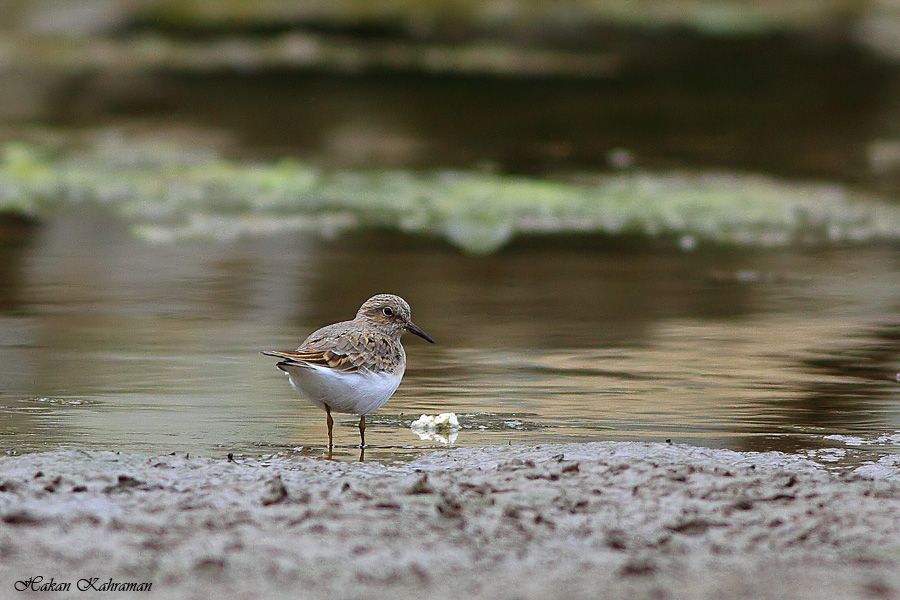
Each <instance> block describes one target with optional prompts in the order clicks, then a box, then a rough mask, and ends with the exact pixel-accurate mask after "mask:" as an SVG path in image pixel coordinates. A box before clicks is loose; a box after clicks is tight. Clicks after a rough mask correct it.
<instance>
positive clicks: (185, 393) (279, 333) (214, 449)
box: [0, 212, 900, 459]
mask: <svg viewBox="0 0 900 600" xmlns="http://www.w3.org/2000/svg"><path fill="white" fill-rule="evenodd" d="M3 240H4V242H3V243H2V244H0V264H3V265H4V270H2V271H0V275H2V279H0V298H2V299H3V302H2V304H0V308H2V310H0V323H2V329H0V378H2V381H3V386H2V394H0V406H2V407H3V408H0V414H2V415H3V418H2V420H0V447H2V448H5V449H10V448H16V449H18V450H19V451H27V450H35V449H42V448H50V447H56V446H58V445H61V444H66V445H77V446H80V447H102V448H115V449H122V450H140V451H151V452H170V451H176V450H177V451H190V452H200V453H205V454H216V453H220V454H223V455H224V453H226V452H228V451H234V452H238V453H240V452H248V453H255V454H264V453H271V452H278V451H285V452H289V451H293V450H291V449H293V448H298V447H300V446H302V447H303V450H302V451H303V452H304V453H313V454H314V455H317V454H316V453H317V452H318V450H317V448H318V447H319V446H320V445H321V441H322V440H323V439H324V422H323V419H322V418H321V413H320V412H319V411H318V410H317V409H315V408H314V407H312V406H309V405H307V404H306V403H304V402H302V401H299V400H298V399H296V398H295V397H294V394H293V392H292V391H291V390H290V388H289V387H288V386H287V384H286V382H285V381H284V379H283V377H282V376H281V375H280V373H279V372H278V371H276V370H275V369H273V368H272V366H271V364H270V363H269V361H267V360H265V359H263V358H261V357H260V356H259V355H258V354H257V351H258V350H260V349H262V348H270V347H285V348H289V347H292V346H296V344H297V343H298V341H299V339H301V338H302V337H305V335H306V334H307V333H308V332H309V331H311V330H312V329H314V328H316V327H318V326H319V325H321V324H323V323H327V322H333V321H335V320H339V319H343V318H349V317H350V316H352V315H353V313H354V311H355V310H356V308H357V306H358V304H359V302H360V299H361V298H362V299H364V298H366V297H368V296H370V295H371V294H372V293H375V292H378V291H392V292H396V293H399V294H401V295H403V296H404V297H406V298H407V299H408V300H409V301H410V303H411V304H412V306H413V309H414V312H415V316H416V320H417V322H419V323H421V324H422V325H423V326H424V327H427V328H428V330H429V332H431V333H432V334H433V335H434V336H435V338H436V339H438V340H439V341H440V344H439V345H437V346H429V345H427V344H417V343H416V341H417V340H415V339H412V340H409V341H408V343H407V351H408V354H409V361H410V363H409V370H408V372H407V377H406V380H405V381H404V384H403V386H401V389H400V391H399V392H398V393H397V395H396V396H395V398H394V399H392V400H391V402H390V403H389V404H388V405H387V406H386V407H385V408H384V409H383V410H382V412H381V413H379V414H378V415H376V417H375V418H373V419H372V420H371V422H370V424H369V431H368V434H369V435H368V436H367V437H368V438H369V439H368V440H367V441H369V442H370V444H371V445H372V447H370V448H369V449H368V450H367V452H366V458H367V459H384V458H391V457H398V456H405V455H409V454H412V453H415V452H418V451H421V449H424V448H431V447H441V446H442V444H444V443H445V442H444V440H419V439H418V438H417V437H416V436H415V435H414V433H413V432H412V431H411V430H410V429H409V424H410V422H412V421H413V420H414V419H415V418H416V417H418V416H419V415H420V414H422V413H427V414H436V413H440V412H449V411H452V412H455V413H457V414H458V415H460V424H461V426H462V429H461V431H460V432H459V434H458V437H457V439H456V440H453V441H452V442H453V443H455V444H457V445H460V444H461V445H483V444H489V443H499V444H506V443H546V442H557V441H587V440H604V439H638V440H663V439H667V438H669V439H673V440H675V441H684V442H688V443H699V444H705V445H711V446H725V447H731V448H736V449H750V450H769V449H781V450H785V451H797V450H802V449H814V448H819V447H821V446H823V445H825V444H826V442H825V441H823V439H822V438H823V437H824V436H825V435H828V434H856V435H866V436H870V435H874V434H878V433H893V432H894V431H896V430H898V429H900V404H898V402H897V400H898V399H900V398H898V390H900V388H898V384H897V382H896V381H895V380H894V379H893V377H894V374H895V373H896V371H897V370H898V365H897V364H896V357H897V355H898V349H900V348H898V338H897V331H898V327H897V325H898V324H900V307H898V305H897V301H896V289H897V285H896V284H897V282H898V274H900V268H898V263H897V257H896V251H895V249H893V248H887V247H885V248H865V249H863V248H853V249H838V248H836V249H829V250H820V251H816V252H812V251H803V250H797V251H778V252H774V251H772V252H767V251H741V252H729V251H723V250H715V251H714V250H708V251H705V250H702V249H701V251H698V252H694V253H688V254H684V253H680V252H675V251H673V250H672V249H671V248H670V247H659V248H654V247H647V246H644V247H640V248H636V247H630V246H628V245H627V244H625V245H624V246H623V244H622V243H616V244H609V243H606V242H603V241H602V240H599V239H597V238H592V239H587V238H585V239H580V240H578V239H575V240H573V239H568V240H563V239H557V240H545V241H544V242H543V243H542V244H541V245H540V246H538V245H536V243H534V242H530V243H529V242H523V243H520V244H518V245H516V246H514V247H511V248H510V249H508V250H507V251H505V252H503V253H501V254H499V255H496V256H492V257H487V258H478V259H475V258H471V257H465V256H461V255H460V254H458V253H457V252H456V251H454V250H453V249H450V248H448V247H446V246H444V245H443V244H441V243H439V242H435V241H432V240H427V239H421V238H403V237H398V236H395V235H391V236H388V235H380V234H378V233H368V234H355V235H353V236H348V237H344V238H340V239H338V240H334V241H328V242H326V241H322V240H318V239H315V238H308V237H303V236H283V237H277V238H265V239H254V240H242V241H237V242H234V243H229V244H208V243H204V244H200V243H198V244H192V243H183V244H180V245H175V246H150V245H146V244H142V243H140V242H137V241H135V240H134V238H132V237H131V236H130V235H129V234H128V232H127V231H124V230H123V229H122V227H121V226H120V225H119V224H118V223H116V222H111V221H108V220H106V219H104V218H103V217H102V216H101V215H87V214H85V213H83V212H82V213H80V214H77V215H71V217H69V218H60V219H58V220H55V221H53V222H50V223H47V224H46V225H44V226H41V227H39V228H16V231H15V232H13V233H10V232H9V231H4V234H3ZM746 273H754V274H757V275H754V276H752V277H750V276H746ZM728 274H733V275H734V276H730V275H728ZM336 424H337V427H336V430H335V431H336V443H337V444H338V446H339V447H338V449H336V451H335V457H336V458H345V456H344V455H345V454H346V455H347V456H346V457H349V456H350V455H351V454H352V455H353V457H355V453H356V450H355V449H354V448H350V447H349V445H350V444H351V443H354V436H355V435H356V430H355V427H356V419H355V418H353V417H352V416H351V417H345V416H341V417H339V418H338V420H337V423H336ZM450 442H451V440H447V441H446V443H450ZM831 445H834V443H833V442H831Z"/></svg>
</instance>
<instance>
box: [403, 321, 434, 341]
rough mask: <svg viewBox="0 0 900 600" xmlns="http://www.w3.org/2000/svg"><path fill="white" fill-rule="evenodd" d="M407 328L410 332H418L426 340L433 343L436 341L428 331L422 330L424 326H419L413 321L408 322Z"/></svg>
mask: <svg viewBox="0 0 900 600" xmlns="http://www.w3.org/2000/svg"><path fill="white" fill-rule="evenodd" d="M406 330H407V331H409V332H410V333H414V334H416V335H417V336H419V337H420V338H422V339H423V340H425V341H426V342H430V343H432V344H433V343H434V340H433V339H431V336H430V335H428V334H427V333H425V332H424V331H422V328H421V327H419V326H418V325H416V324H415V323H413V322H412V321H410V322H409V323H407V324H406Z"/></svg>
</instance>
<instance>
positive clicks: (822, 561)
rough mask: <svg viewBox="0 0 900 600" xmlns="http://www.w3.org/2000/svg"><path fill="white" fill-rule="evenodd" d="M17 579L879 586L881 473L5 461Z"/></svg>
mask: <svg viewBox="0 0 900 600" xmlns="http://www.w3.org/2000/svg"><path fill="white" fill-rule="evenodd" d="M36 577H42V578H43V579H42V580H40V581H41V585H42V584H46V583H47V582H49V581H50V579H51V578H53V581H54V583H55V584H56V585H59V584H61V583H65V582H69V583H71V584H72V591H71V592H70V593H69V594H65V593H63V594H58V595H60V596H66V595H72V596H77V597H83V598H87V597H95V596H96V597H104V598H109V597H123V596H124V597H134V596H135V595H136V594H138V592H125V593H122V592H118V593H109V592H103V591H96V589H94V590H92V589H88V591H84V592H80V591H77V590H76V585H77V584H78V582H79V581H80V580H82V579H85V578H88V579H89V578H94V577H96V578H98V579H97V580H95V582H94V586H102V585H103V584H104V583H106V582H107V581H108V580H109V579H110V578H112V580H113V582H114V583H117V584H118V583H129V582H133V583H147V582H149V583H152V589H151V593H150V595H151V596H155V597H165V598H207V597H228V598H263V597H264V598H392V599H394V598H417V599H422V598H454V597H459V598H472V597H479V598H507V599H513V598H522V599H531V598H534V599H538V598H540V599H543V598H627V599H629V600H632V599H634V598H660V599H664V598H709V599H723V598H773V599H774V598H779V599H781V598H815V599H817V600H820V599H822V598H897V597H898V594H900V469H898V468H897V465H896V464H895V463H894V462H891V461H885V462H884V464H882V465H880V466H874V467H873V466H870V467H868V468H863V469H860V470H858V471H857V472H846V473H842V474H835V473H833V472H829V471H826V470H825V469H824V468H822V466H821V465H818V464H816V463H814V462H812V461H809V460H805V459H802V458H798V457H794V456H789V455H784V454H778V453H766V454H756V453H739V452H732V451H728V450H710V449H705V448H694V447H689V446H679V445H665V444H639V443H621V442H618V443H612V442H609V443H593V444H571V445H559V446H539V447H516V446H513V447H490V448H483V449H456V450H448V451H443V452H437V453H434V454H429V455H426V456H423V457H422V458H419V459H417V460H416V461H414V462H412V463H404V464H397V465H383V464H374V463H345V462H332V461H326V460H317V459H312V458H305V457H288V458H273V459H268V460H267V459H256V458H254V459H249V458H238V459H236V460H235V461H234V462H232V461H229V460H228V459H227V458H225V457H222V458H196V457H190V458H186V457H184V456H172V455H167V456H158V457H147V456H139V455H124V454H115V453H111V452H82V451H76V450H65V451H56V452H49V453H41V454H32V455H26V456H18V457H5V458H3V459H0V597H21V595H20V594H19V593H17V591H16V590H17V586H18V588H21V587H23V586H25V587H27V586H30V585H34V583H33V582H34V581H35V580H32V578H36ZM29 581H32V583H31V584H29V583H28V582H29ZM22 582H25V583H22ZM138 595H139V594H138Z"/></svg>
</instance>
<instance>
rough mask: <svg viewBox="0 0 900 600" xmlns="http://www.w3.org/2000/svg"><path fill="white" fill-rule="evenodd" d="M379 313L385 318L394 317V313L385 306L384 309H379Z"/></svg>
mask: <svg viewBox="0 0 900 600" xmlns="http://www.w3.org/2000/svg"><path fill="white" fill-rule="evenodd" d="M381 312H383V313H384V316H386V317H392V316H394V311H393V310H391V307H390V306H385V307H384V308H382V309H381Z"/></svg>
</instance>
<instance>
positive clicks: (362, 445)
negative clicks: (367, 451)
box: [359, 415, 366, 448]
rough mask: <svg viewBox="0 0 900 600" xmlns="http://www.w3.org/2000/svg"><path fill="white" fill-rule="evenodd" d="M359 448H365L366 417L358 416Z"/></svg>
mask: <svg viewBox="0 0 900 600" xmlns="http://www.w3.org/2000/svg"><path fill="white" fill-rule="evenodd" d="M359 447H360V448H365V447H366V417H365V416H363V415H360V416H359Z"/></svg>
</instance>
